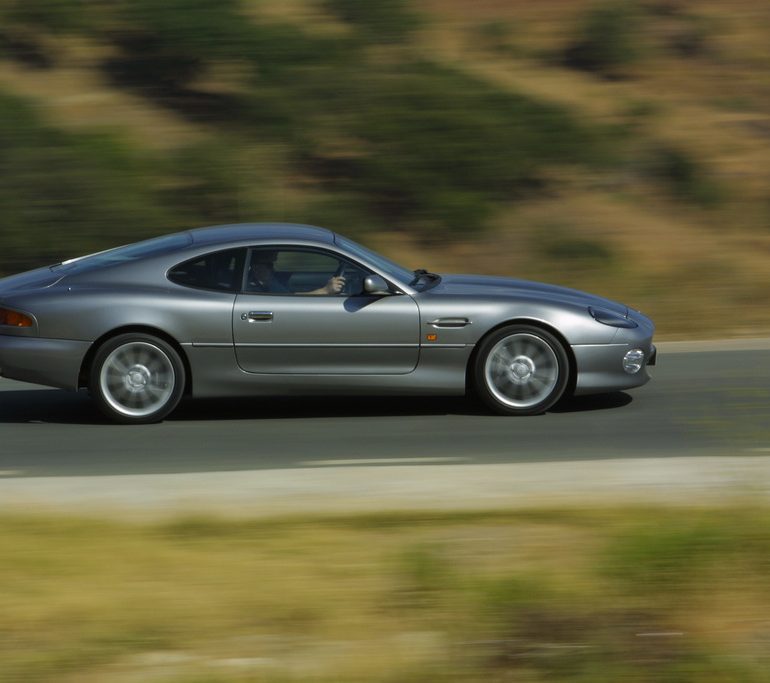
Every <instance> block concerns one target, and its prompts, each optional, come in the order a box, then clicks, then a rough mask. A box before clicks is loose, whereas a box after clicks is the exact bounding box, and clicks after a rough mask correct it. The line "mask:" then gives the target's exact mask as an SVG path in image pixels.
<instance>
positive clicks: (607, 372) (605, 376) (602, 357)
mask: <svg viewBox="0 0 770 683" xmlns="http://www.w3.org/2000/svg"><path fill="white" fill-rule="evenodd" d="M632 349H641V350H642V351H643V352H644V363H643V365H642V367H641V369H640V370H639V371H638V372H636V373H633V374H630V373H628V372H626V371H625V370H624V369H623V358H624V356H625V355H626V353H628V352H629V351H631V350H632ZM572 353H573V354H574V356H575V361H576V363H577V381H576V384H575V395H576V396H580V395H585V394H601V393H606V392H611V391H623V390H624V389H633V388H634V387H640V386H642V385H643V384H646V383H647V382H649V381H650V375H649V373H648V372H647V368H648V367H650V366H651V365H655V363H656V362H657V357H658V351H657V349H656V348H655V346H654V345H653V344H652V341H651V340H646V341H645V342H643V343H631V344H591V345H578V346H573V347H572Z"/></svg>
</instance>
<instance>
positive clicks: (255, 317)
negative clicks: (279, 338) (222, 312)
mask: <svg viewBox="0 0 770 683" xmlns="http://www.w3.org/2000/svg"><path fill="white" fill-rule="evenodd" d="M241 320H248V321H249V322H250V323H257V322H267V323H269V322H271V321H272V320H273V312H272V311H249V312H248V313H241Z"/></svg>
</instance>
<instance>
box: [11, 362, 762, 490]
mask: <svg viewBox="0 0 770 683" xmlns="http://www.w3.org/2000/svg"><path fill="white" fill-rule="evenodd" d="M652 374H653V379H652V381H651V382H650V383H649V384H647V385H646V386H645V387H642V388H639V389H635V390H633V391H629V392H627V393H617V394H612V395H607V396H598V397H584V398H575V399H572V400H570V401H569V402H567V403H566V404H564V405H562V406H560V407H559V408H558V409H555V410H553V411H552V412H549V413H547V414H545V415H542V416H536V417H526V418H506V417H498V416H492V415H487V414H484V412H483V410H481V409H479V408H478V407H477V406H475V405H473V404H472V403H469V402H466V401H465V400H462V399H434V398H424V399H422V398H420V399H415V398H409V399H375V398H372V399H360V398H356V399H339V398H328V399H278V400H266V399H248V400H245V399H238V400H230V399H228V400H221V399H218V400H188V401H186V402H185V403H183V404H182V406H181V408H180V409H179V410H178V411H177V412H176V413H175V414H174V415H173V416H172V418H170V419H168V420H166V421H165V422H163V423H162V424H157V425H148V426H138V427H136V426H131V427H127V426H119V425H113V424H109V423H107V422H106V421H105V420H104V419H103V418H102V417H101V415H100V414H99V413H98V412H97V410H96V409H95V408H94V407H93V406H92V404H91V402H90V400H89V398H88V396H87V395H86V394H84V393H77V394H76V393H71V392H64V391H59V390H54V389H46V388H40V387H33V386H31V385H24V384H20V383H16V382H11V381H8V380H3V379H0V478H4V479H6V480H7V479H9V478H25V479H26V478H30V477H49V478H50V477H92V476H104V475H145V474H158V473H175V474H179V473H212V472H227V471H230V472H232V471H238V472H245V471H262V472H264V471H267V470H273V471H275V470H291V469H293V468H303V469H307V468H334V467H352V468H355V467H368V468H369V469H370V470H371V468H372V467H374V468H375V472H376V471H378V468H379V469H382V468H391V467H396V466H398V467H402V466H404V465H414V466H425V465H429V464H430V465H435V464H439V463H447V464H449V463H464V464H478V465H489V464H498V465H499V464H504V463H506V464H507V463H544V462H559V461H581V460H594V461H595V460H601V459H613V460H617V459H633V458H654V457H673V456H678V457H695V456H737V455H743V456H749V455H752V454H756V455H761V454H763V453H764V454H765V455H770V349H768V350H744V351H739V350H723V351H700V352H677V353H666V352H665V350H664V351H663V352H661V354H660V357H659V361H658V365H657V366H656V367H655V368H653V369H652Z"/></svg>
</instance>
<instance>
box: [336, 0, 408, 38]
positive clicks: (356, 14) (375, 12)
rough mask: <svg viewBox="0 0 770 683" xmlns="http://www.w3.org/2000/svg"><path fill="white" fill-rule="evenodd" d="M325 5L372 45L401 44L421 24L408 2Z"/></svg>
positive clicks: (347, 0)
mask: <svg viewBox="0 0 770 683" xmlns="http://www.w3.org/2000/svg"><path fill="white" fill-rule="evenodd" d="M326 5H327V6H328V7H329V9H330V10H331V11H332V12H334V13H335V14H336V15H337V16H338V17H339V18H340V19H342V20H344V21H347V22H349V23H351V24H354V25H355V26H357V27H358V28H359V29H361V30H362V31H363V32H364V33H365V35H366V38H367V39H368V40H371V41H373V42H376V43H401V42H404V41H406V40H407V39H408V38H409V36H410V35H411V33H412V32H413V31H414V30H415V29H417V28H419V27H420V25H421V24H422V22H421V20H420V17H419V15H418V14H417V13H416V12H415V10H414V9H413V7H412V3H411V2H410V1H409V0H376V1H375V2H368V1H366V0H326Z"/></svg>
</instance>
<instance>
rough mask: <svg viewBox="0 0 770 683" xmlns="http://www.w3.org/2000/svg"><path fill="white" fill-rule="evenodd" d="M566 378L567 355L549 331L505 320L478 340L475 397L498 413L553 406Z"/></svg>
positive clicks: (527, 412) (536, 410)
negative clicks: (505, 323) (496, 328)
mask: <svg viewBox="0 0 770 683" xmlns="http://www.w3.org/2000/svg"><path fill="white" fill-rule="evenodd" d="M568 383H569V358H568V357H567V352H566V350H565V349H564V346H563V345H562V343H561V342H560V341H559V340H558V339H557V338H556V337H555V336H554V335H553V334H551V333H550V332H548V331H546V330H543V329H541V328H539V327H535V326H533V325H508V326H506V327H502V328H500V329H499V330H497V331H496V332H493V333H492V334H490V335H489V336H488V337H487V338H485V339H483V340H482V341H481V343H480V346H479V349H478V354H477V356H476V360H475V365H474V367H473V384H474V389H475V391H476V394H477V395H478V397H479V399H481V401H482V402H483V403H484V404H485V405H486V406H487V407H488V408H490V409H491V410H493V411H494V412H496V413H500V414H501V415H538V414H540V413H544V412H545V411H546V410H548V409H549V408H551V407H552V406H553V405H554V404H555V403H556V402H557V401H558V400H559V399H560V398H561V397H562V395H563V394H564V391H565V389H566V388H567V385H568Z"/></svg>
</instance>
